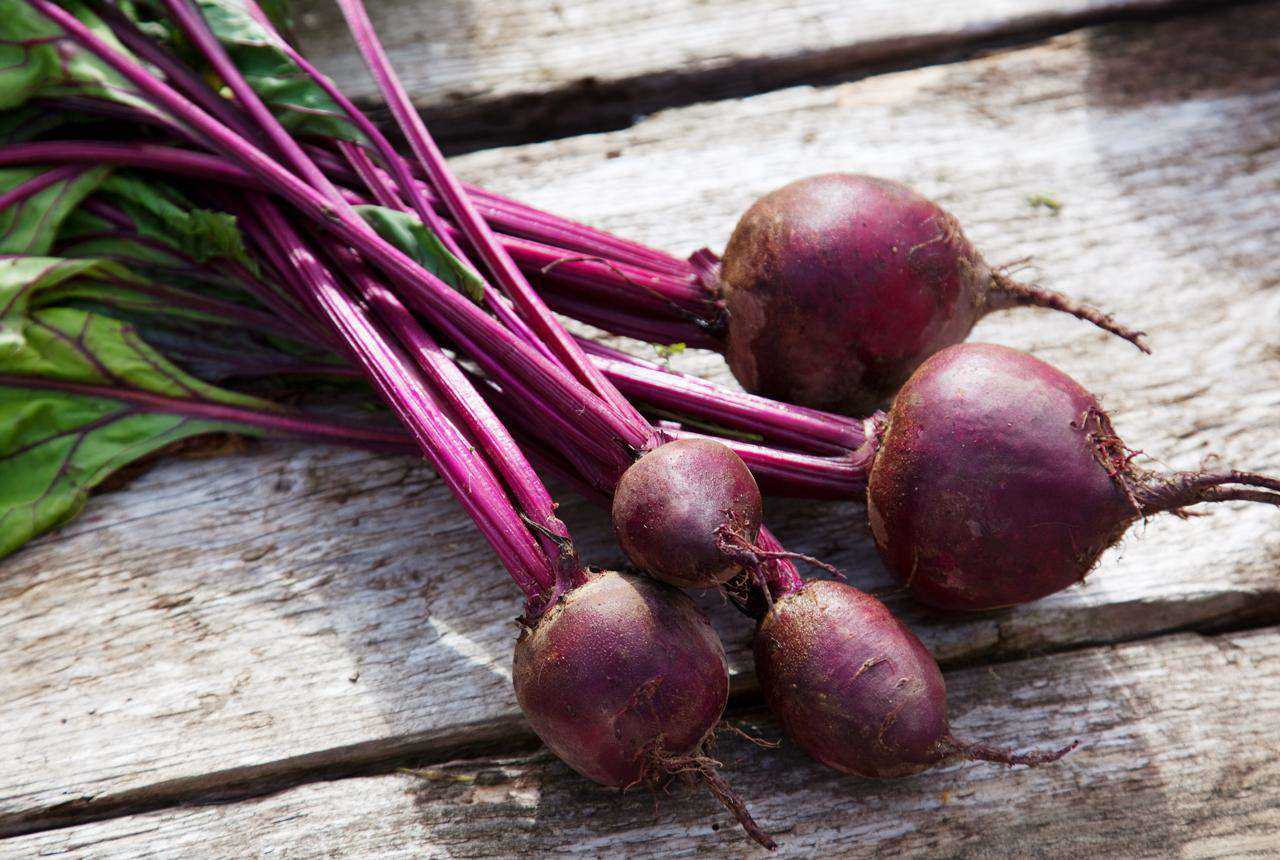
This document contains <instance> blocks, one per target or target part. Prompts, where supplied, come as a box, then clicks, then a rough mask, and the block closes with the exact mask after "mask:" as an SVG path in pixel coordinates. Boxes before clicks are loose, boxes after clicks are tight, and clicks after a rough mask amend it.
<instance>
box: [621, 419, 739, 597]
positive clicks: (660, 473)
mask: <svg viewBox="0 0 1280 860" xmlns="http://www.w3.org/2000/svg"><path fill="white" fill-rule="evenodd" d="M760 518H761V500H760V489H759V487H757V486H756V481H755V478H753V477H752V476H751V471H750V470H749V469H748V468H747V466H746V464H745V463H743V462H742V459H741V458H740V457H739V456H738V455H737V454H735V453H734V452H733V451H731V450H730V449H729V448H728V447H726V446H724V445H722V444H720V443H719V442H715V441H712V440H710V439H679V440H676V441H674V442H667V443H666V444H664V445H659V446H658V447H657V448H655V449H653V450H652V451H649V452H648V453H646V454H644V455H643V456H641V457H640V459H639V460H637V461H636V462H635V463H633V464H632V465H631V466H630V467H629V468H628V469H627V470H626V472H624V473H623V475H622V478H621V479H620V480H619V481H618V485H617V488H616V490H615V491H614V497H613V527H614V531H615V532H617V535H618V543H619V544H621V546H622V548H623V550H624V551H625V552H626V553H627V556H628V558H630V559H631V561H632V562H633V563H634V564H635V565H636V566H638V567H640V568H642V569H643V570H645V571H647V572H648V573H650V574H652V575H653V576H656V577H657V578H658V579H661V580H663V581H664V582H668V583H671V584H672V585H677V586H680V587H682V588H711V587H714V586H717V585H720V584H722V583H724V582H725V581H727V580H728V579H730V578H731V577H733V576H734V575H735V574H737V573H738V572H739V571H740V570H741V569H742V567H741V558H740V553H739V552H738V549H739V548H741V547H750V546H752V542H753V541H754V540H755V538H756V535H757V534H758V533H759V532H760Z"/></svg>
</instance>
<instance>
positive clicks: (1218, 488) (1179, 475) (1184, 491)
mask: <svg viewBox="0 0 1280 860" xmlns="http://www.w3.org/2000/svg"><path fill="white" fill-rule="evenodd" d="M1135 483H1136V485H1135V486H1134V487H1133V495H1134V498H1136V499H1137V501H1138V506H1139V508H1140V509H1141V511H1142V513H1143V515H1147V514H1155V513H1160V512H1162V511H1172V512H1174V513H1180V512H1181V510H1182V508H1185V507H1188V506H1190V505H1196V504H1200V503H1201V502H1259V503H1261V504H1264V505H1275V506H1277V507H1280V478H1275V477H1271V476H1269V475H1261V474H1258V473H1256V472H1238V471H1234V470H1227V471H1201V472H1174V473H1172V474H1169V475H1159V474H1142V475H1139V476H1138V477H1137V479H1136V482H1135Z"/></svg>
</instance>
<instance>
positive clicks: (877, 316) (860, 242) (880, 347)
mask: <svg viewBox="0 0 1280 860" xmlns="http://www.w3.org/2000/svg"><path fill="white" fill-rule="evenodd" d="M720 282H721V289H722V291H723V299H724V302H725V307H726V309H727V311H728V332H727V335H726V340H727V343H726V346H725V356H726V358H727V359H728V361H729V366H730V367H731V368H732V370H733V373H734V375H735V376H736V377H737V378H738V381H739V382H741V383H742V385H743V386H744V387H745V388H746V389H747V390H749V391H752V392H755V393H757V394H763V395H766V396H768V397H772V398H774V399H777V400H784V401H789V402H792V403H798V404H801V405H804V406H813V407H817V408H821V409H827V410H830V411H834V412H844V413H847V414H851V415H861V414H865V413H867V412H869V411H871V410H873V409H875V408H876V407H877V406H879V405H880V404H881V403H883V402H884V401H885V399H887V398H888V397H889V396H890V395H892V394H893V392H894V391H896V390H897V388H898V386H900V385H901V384H902V383H903V382H904V381H905V380H906V379H907V377H908V376H910V375H911V373H912V371H914V370H915V369H916V367H918V366H919V365H920V363H921V362H922V361H924V360H925V359H926V358H928V357H929V356H930V355H932V354H933V353H935V352H937V351H938V350H939V349H942V348H943V347H946V346H949V345H951V344H954V343H959V342H960V341H962V340H964V339H965V337H967V336H968V334H969V331H970V330H971V329H972V328H973V325H974V323H975V322H977V321H978V319H979V318H980V317H981V316H982V315H983V314H986V313H989V312H991V311H994V310H999V309H1002V308H1009V307H1015V306H1024V305H1036V306H1040V307H1046V308H1051V309H1053V310H1059V311H1064V312H1066V313H1070V314H1073V315H1075V316H1078V317H1080V318H1082V319H1086V320H1089V321H1090V322H1093V323H1094V324H1095V325H1098V326H1100V327H1102V328H1104V329H1107V330H1109V331H1111V332H1113V333H1115V334H1117V335H1119V336H1121V337H1124V338H1126V339H1128V340H1130V341H1132V342H1133V343H1135V344H1136V345H1138V346H1139V348H1142V349H1145V346H1143V344H1142V341H1141V332H1135V331H1132V330H1130V329H1127V328H1124V327H1123V326H1120V325H1118V324H1117V323H1116V322H1115V321H1114V320H1112V319H1111V318H1110V317H1108V316H1107V315H1105V314H1103V313H1101V312H1099V311H1097V310H1096V309H1093V308H1089V307H1086V306H1084V305H1081V304H1080V303H1078V302H1076V301H1075V300H1073V299H1071V298H1069V297H1067V296H1064V295H1061V294H1058V293H1054V292H1051V291H1048V290H1043V289H1041V288H1039V287H1035V286H1032V285H1026V284H1020V283H1018V282H1015V281H1013V280H1012V279H1011V278H1009V277H1008V276H1007V275H1005V274H1003V273H1002V272H999V271H995V270H993V269H992V268H991V267H990V266H988V265H987V264H986V263H985V262H984V261H983V259H982V256H981V255H980V254H979V253H978V252H977V250H975V249H974V247H973V245H971V244H970V243H969V240H968V239H966V238H965V236H964V232H963V231H962V230H961V229H960V225H959V223H958V222H957V221H956V219H955V218H954V217H952V215H951V214H950V213H948V212H947V211H946V210H944V209H943V208H942V207H940V206H938V205H937V204H936V203H934V202H933V201H931V200H929V199H928V198H926V197H924V196H922V195H920V194H917V193H916V192H915V191H913V190H911V189H910V188H908V187H907V186H905V185H903V184H901V183H898V182H893V181H891V180H887V179H879V178H876V177H873V176H862V175H855V174H843V173H831V174H824V175H820V176H813V177H809V178H807V179H801V180H799V181H797V182H793V183H791V184H790V185H786V186H783V187H782V188H780V189H778V190H776V191H774V192H772V193H770V194H767V195H765V196H764V197H762V198H760V200H758V201H757V202H756V203H755V204H754V205H753V206H752V207H751V208H750V209H748V210H747V212H746V213H745V214H744V215H743V216H742V218H741V220H739V222H738V225H737V227H736V229H735V230H734V232H733V236H732V237H731V238H730V239H729V244H728V246H727V247H726V248H725V253H724V259H723V261H722V264H721V271H720Z"/></svg>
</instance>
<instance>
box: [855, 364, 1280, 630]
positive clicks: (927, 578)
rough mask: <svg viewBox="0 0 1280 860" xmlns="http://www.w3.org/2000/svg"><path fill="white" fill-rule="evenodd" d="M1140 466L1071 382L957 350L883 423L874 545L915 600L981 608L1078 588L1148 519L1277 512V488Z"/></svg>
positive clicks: (1267, 482)
mask: <svg viewBox="0 0 1280 860" xmlns="http://www.w3.org/2000/svg"><path fill="white" fill-rule="evenodd" d="M1133 456H1134V455H1133V453H1132V452H1130V451H1129V449H1127V448H1126V447H1125V446H1124V444H1123V443H1122V442H1121V441H1120V440H1119V439H1118V438H1117V437H1116V435H1115V432H1114V430H1113V429H1112V427H1111V421H1110V419H1109V418H1108V416H1107V414H1106V413H1105V412H1104V411H1103V410H1102V407H1101V406H1100V405H1099V404H1098V401H1097V400H1096V399H1095V398H1094V397H1093V395H1091V394H1090V393H1089V392H1087V391H1086V390H1085V389H1084V388H1082V387H1081V386H1080V385H1078V384H1077V383H1076V382H1075V381H1074V380H1072V379H1071V378H1070V377H1069V376H1067V375H1066V374H1064V373H1062V372H1061V371H1059V370H1056V369H1055V368H1053V367H1051V366H1050V365H1048V364H1045V363H1044V362H1042V361H1040V360H1038V359H1036V358H1033V357H1031V356H1029V355H1027V354H1025V353H1022V352H1019V351H1017V350H1013V349H1009V348H1007V347H1001V346H992V345H989V344H962V345H959V346H953V347H950V348H949V349H945V350H943V351H941V352H939V353H938V354H937V355H935V356H933V357H932V358H931V359H929V360H928V361H927V362H925V363H924V364H923V365H922V366H921V367H920V369H919V370H918V371H916V373H915V375H914V376H913V377H912V378H911V379H910V381H908V382H907V384H906V385H905V386H904V387H903V389H902V391H901V392H899V394H898V397H897V399H896V401H895V402H894V406H893V409H892V410H891V411H890V413H889V419H888V424H887V427H886V429H885V430H884V434H883V438H882V440H881V445H880V450H879V452H878V453H877V455H876V460H875V465H874V467H873V469H872V471H871V479H870V483H869V487H868V492H867V500H868V514H869V517H870V520H871V528H872V533H873V535H874V537H875V542H876V545H877V547H878V548H879V550H880V553H881V555H882V557H883V558H884V560H885V562H886V564H887V565H888V566H889V568H890V569H891V570H893V571H894V573H896V574H897V575H898V576H899V577H900V578H901V579H902V580H903V581H904V582H905V583H906V584H907V586H908V587H909V588H910V590H911V592H912V593H913V594H914V595H915V596H916V598H918V599H919V600H920V601H921V602H923V603H926V604H928V605H930V606H934V607H938V608H942V609H963V610H978V609H991V608H995V607H1001V606H1008V605H1011V604H1016V603H1025V602H1027V601H1031V600H1036V599H1038V598H1041V597H1044V596H1045V595H1048V594H1052V593H1054V592H1056V591H1060V590H1061V589H1064V588H1066V587H1068V586H1070V585H1072V584H1074V583H1076V582H1079V581H1080V580H1082V579H1083V578H1084V577H1085V575H1086V574H1088V573H1089V571H1090V570H1091V569H1092V568H1093V566H1094V564H1095V563H1096V562H1097V560H1098V557H1099V556H1100V555H1101V554H1102V553H1103V552H1104V551H1105V550H1106V549H1107V548H1108V547H1110V546H1112V545H1113V544H1115V543H1116V541H1118V540H1119V539H1120V537H1121V536H1122V535H1123V534H1124V533H1125V531H1126V530H1127V529H1128V527H1129V526H1130V525H1131V524H1132V523H1133V522H1134V521H1135V520H1137V519H1140V518H1142V517H1145V516H1147V515H1150V514H1154V513H1158V512H1160V511H1175V512H1177V511H1180V510H1181V509H1182V508H1185V507H1187V506H1188V505H1194V504H1197V503H1199V502H1214V501H1227V500H1233V499H1236V500H1248V501H1259V502H1267V503H1271V504H1280V494H1277V493H1275V492H1269V491H1276V490H1280V479H1275V478H1268V477H1265V476H1262V475H1257V474H1252V473H1248V472H1235V471H1203V472H1177V473H1172V474H1161V473H1156V472H1151V471H1147V470H1144V469H1140V468H1138V467H1136V466H1135V465H1134V464H1133V463H1132V462H1131V460H1132V458H1133ZM1228 485H1243V486H1234V487H1233V486H1228ZM1247 487H1260V488H1264V489H1247Z"/></svg>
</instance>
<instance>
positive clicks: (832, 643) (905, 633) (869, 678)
mask: <svg viewBox="0 0 1280 860" xmlns="http://www.w3.org/2000/svg"><path fill="white" fill-rule="evenodd" d="M755 662H756V675H757V676H758V677H759V679H760V686H761V688H762V689H763V691H764V695H765V699H766V700H767V701H768V703H769V707H770V708H771V709H772V710H773V712H774V714H776V715H777V717H778V719H779V721H780V722H781V723H782V726H783V728H784V729H785V730H786V732H787V734H788V735H790V736H791V738H792V739H794V740H795V742H796V743H797V744H799V745H800V747H801V748H803V749H804V750H805V752H807V753H808V754H809V755H811V756H813V758H815V759H817V760H818V761H820V762H822V763H823V764H825V765H827V766H829V767H833V768H835V769H836V770H839V771H842V772H844V773H853V774H857V775H859V776H864V777H871V778H876V779H888V778H893V777H903V776H910V775H911V774H914V773H919V772H920V771H922V770H926V769H927V768H929V767H931V766H933V765H935V764H937V763H938V762H941V761H943V760H945V759H948V758H953V757H960V758H970V759H982V760H985V761H995V762H1001V763H1004V764H1010V765H1013V764H1027V765H1035V764H1043V763H1047V762H1051V761H1055V760H1057V759H1059V758H1061V757H1062V756H1063V755H1065V754H1066V753H1068V752H1069V751H1070V750H1072V749H1074V748H1075V746H1076V745H1075V744H1074V743H1073V744H1071V745H1069V746H1066V747H1063V748H1062V749H1059V750H1054V751H1051V752H1043V753H1011V752H1005V751H1002V750H997V749H994V748H992V747H988V746H983V745H979V744H973V743H966V742H963V741H959V740H956V738H955V737H954V736H953V735H952V734H951V729H950V728H949V726H948V724H947V703H946V687H945V685H944V683H943V680H942V673H941V672H940V671H939V670H938V664H937V663H936V662H934V659H933V656H932V655H931V654H930V653H929V651H928V649H927V648H925V647H924V645H922V644H921V643H920V640H919V639H917V638H916V637H915V635H914V634H913V633H912V632H911V631H910V630H908V629H907V628H906V627H905V626H903V625H902V623H901V622H899V621H898V620H897V619H896V618H894V617H893V615H892V614H891V613H890V612H889V610H888V609H887V608H886V607H885V605H884V604H883V603H881V602H880V601H878V600H876V599H875V598H874V597H871V596H870V595H867V594H864V593H863V592H861V591H858V589H856V588H853V587H852V586H848V585H844V584H843V583H839V582H830V581H817V582H811V583H809V584H807V585H805V586H803V587H802V588H800V589H799V590H797V591H794V592H792V593H790V594H787V595H786V596H784V597H782V598H781V599H780V600H778V601H777V602H776V603H775V604H774V605H773V607H772V608H771V609H770V610H769V612H768V613H767V614H766V615H765V616H764V618H763V619H762V620H761V622H760V626H759V629H758V630H757V632H756V637H755Z"/></svg>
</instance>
